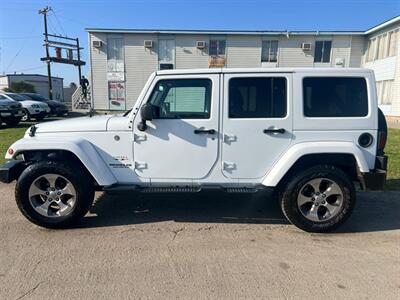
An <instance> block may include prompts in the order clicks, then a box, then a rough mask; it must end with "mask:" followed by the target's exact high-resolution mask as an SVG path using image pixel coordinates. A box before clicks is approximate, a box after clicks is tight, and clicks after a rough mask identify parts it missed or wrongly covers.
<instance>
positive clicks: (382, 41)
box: [377, 34, 387, 59]
mask: <svg viewBox="0 0 400 300" xmlns="http://www.w3.org/2000/svg"><path fill="white" fill-rule="evenodd" d="M386 38H387V34H383V35H381V36H379V38H378V43H377V46H378V51H377V55H378V57H377V58H378V59H382V58H385V57H386Z"/></svg>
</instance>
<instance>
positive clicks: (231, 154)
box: [222, 73, 292, 179]
mask: <svg viewBox="0 0 400 300" xmlns="http://www.w3.org/2000/svg"><path fill="white" fill-rule="evenodd" d="M291 77H292V75H291V74H287V73H284V74H278V73H266V74H246V75H243V74H225V76H224V112H223V139H224V140H223V144H222V169H223V174H224V175H225V176H226V177H229V178H242V179H255V178H262V177H263V176H264V175H265V174H266V173H267V172H268V171H269V170H270V169H271V168H272V166H273V165H274V163H276V161H277V160H278V159H279V158H280V156H281V155H282V154H283V153H284V151H285V150H286V149H287V148H288V147H289V144H290V142H291V140H292V117H291V97H292V95H291V90H292V89H291Z"/></svg>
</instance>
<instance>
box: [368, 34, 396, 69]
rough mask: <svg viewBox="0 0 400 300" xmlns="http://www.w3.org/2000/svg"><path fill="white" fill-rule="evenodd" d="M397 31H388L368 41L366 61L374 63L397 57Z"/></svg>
mask: <svg viewBox="0 0 400 300" xmlns="http://www.w3.org/2000/svg"><path fill="white" fill-rule="evenodd" d="M399 35H400V34H399V29H396V30H392V31H389V32H387V33H384V34H381V35H379V36H377V37H374V38H372V39H370V40H369V41H368V47H367V53H366V61H367V62H370V61H374V60H377V59H383V58H386V57H390V56H395V55H397V47H398V46H397V45H398V42H399Z"/></svg>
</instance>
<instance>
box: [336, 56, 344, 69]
mask: <svg viewBox="0 0 400 300" xmlns="http://www.w3.org/2000/svg"><path fill="white" fill-rule="evenodd" d="M335 66H336V67H344V58H343V57H337V58H336V59H335Z"/></svg>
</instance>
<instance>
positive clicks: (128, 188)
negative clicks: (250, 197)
mask: <svg viewBox="0 0 400 300" xmlns="http://www.w3.org/2000/svg"><path fill="white" fill-rule="evenodd" d="M272 190H273V189H272V188H270V187H266V186H256V187H253V188H249V187H228V188H226V187H222V186H215V185H210V186H207V185H204V186H165V187H141V186H138V185H113V186H108V187H104V188H103V191H104V192H106V193H109V194H120V193H131V192H140V193H198V192H200V191H222V192H227V193H242V194H253V193H257V192H271V191H272Z"/></svg>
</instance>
